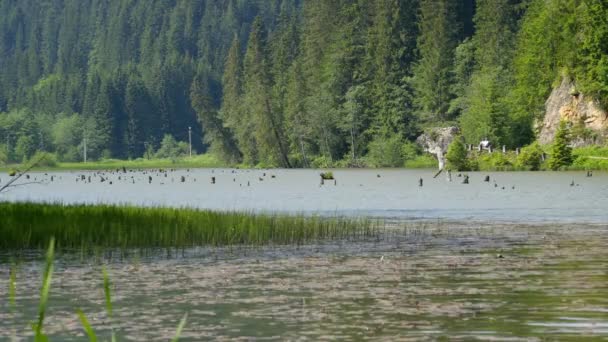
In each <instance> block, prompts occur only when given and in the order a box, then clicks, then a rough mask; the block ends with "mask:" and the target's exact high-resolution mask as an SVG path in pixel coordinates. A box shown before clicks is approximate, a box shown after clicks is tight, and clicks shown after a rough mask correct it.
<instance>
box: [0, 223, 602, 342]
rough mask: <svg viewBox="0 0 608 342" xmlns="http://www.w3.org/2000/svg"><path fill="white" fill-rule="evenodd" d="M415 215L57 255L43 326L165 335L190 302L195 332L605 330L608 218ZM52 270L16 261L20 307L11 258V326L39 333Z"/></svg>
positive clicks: (417, 336) (421, 336)
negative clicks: (293, 238) (400, 220)
mask: <svg viewBox="0 0 608 342" xmlns="http://www.w3.org/2000/svg"><path fill="white" fill-rule="evenodd" d="M417 224H418V226H415V225H414V226H411V225H410V228H409V229H408V230H405V231H404V230H403V228H396V229H395V230H394V232H393V233H390V232H389V233H387V235H386V236H383V237H382V238H380V239H377V240H374V241H358V242H355V241H342V242H331V243H330V242H327V243H323V244H318V245H314V246H300V247H295V246H287V247H281V246H275V247H264V248H247V247H234V248H226V249H207V248H198V249H191V250H185V251H157V252H151V253H147V254H145V255H143V256H139V255H137V254H135V253H134V252H132V253H131V254H130V255H129V256H123V257H121V255H120V253H118V252H116V253H114V255H112V256H111V257H110V255H109V254H108V253H105V254H103V255H100V256H98V257H85V258H84V259H81V258H79V257H78V256H74V255H72V256H70V255H63V256H59V257H58V258H57V262H56V269H55V274H54V276H53V277H54V278H53V285H52V286H53V287H52V289H51V296H50V302H49V310H48V312H47V317H46V321H45V331H46V332H47V333H49V334H50V335H51V337H52V340H57V341H80V340H84V339H85V336H84V331H83V329H82V327H81V325H80V323H79V321H78V318H77V316H76V313H75V312H76V310H77V308H81V309H82V310H83V311H84V312H85V313H86V315H87V317H88V319H89V321H91V324H92V325H93V327H94V329H95V330H96V331H97V332H98V333H99V334H100V335H102V337H103V339H104V340H107V339H108V337H109V331H110V326H112V327H113V328H114V330H115V331H116V333H117V335H118V337H119V339H120V340H132V341H163V340H164V341H167V340H169V339H170V338H171V336H172V334H173V333H174V331H175V327H176V326H177V323H178V321H179V319H180V318H181V317H182V315H183V314H184V313H186V312H187V313H189V320H188V324H187V325H186V328H185V330H184V332H183V337H184V339H185V340H189V341H200V340H254V339H256V340H257V339H259V340H271V341H282V340H311V341H326V340H381V341H398V340H437V339H440V338H441V337H448V338H447V340H466V341H469V340H484V341H487V340H500V341H506V340H508V341H520V340H522V341H524V340H525V341H540V340H546V339H548V340H558V339H559V340H564V339H565V340H580V339H594V340H602V339H606V338H608V248H606V246H607V245H608V227H606V226H602V225H580V224H577V225H551V226H539V225H534V226H525V225H513V224H511V225H496V224H493V225H481V224H467V225H462V224H449V223H439V224H438V223H433V224H431V223H424V222H418V223H417ZM5 257H6V256H5V255H4V256H2V255H0V260H3V259H4V260H6V258H5ZM102 263H103V264H106V265H107V267H108V271H109V273H110V277H111V281H112V289H113V293H114V295H113V306H114V319H113V320H112V321H110V319H109V318H108V317H107V315H106V313H105V312H104V295H103V285H102V284H103V281H102V272H101V268H102ZM41 273H42V271H41V262H40V261H38V260H36V259H34V260H28V258H26V259H25V260H24V261H23V262H22V263H21V264H20V265H19V271H18V272H17V298H16V302H17V306H16V307H15V308H11V307H10V306H9V304H8V299H7V298H8V296H7V289H8V278H9V275H8V266H7V265H6V263H4V264H3V263H2V262H0V340H7V339H9V338H10V337H11V336H18V337H19V338H18V339H17V340H19V341H24V340H28V339H31V329H30V328H29V322H30V321H32V320H34V319H35V317H37V316H36V315H37V314H36V310H37V298H38V293H39V286H40V283H41ZM110 322H112V324H111V325H110Z"/></svg>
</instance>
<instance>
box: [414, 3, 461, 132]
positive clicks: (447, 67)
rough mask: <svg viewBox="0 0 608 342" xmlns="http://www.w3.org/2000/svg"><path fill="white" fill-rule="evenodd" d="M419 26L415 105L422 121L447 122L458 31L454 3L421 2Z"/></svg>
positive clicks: (451, 96)
mask: <svg viewBox="0 0 608 342" xmlns="http://www.w3.org/2000/svg"><path fill="white" fill-rule="evenodd" d="M419 26H420V34H419V35H418V51H419V53H420V59H419V61H418V62H417V63H416V66H415V68H414V76H413V80H412V83H413V86H414V90H415V94H416V103H417V105H418V108H419V110H420V112H421V114H422V116H423V117H424V118H425V119H426V120H429V121H433V120H447V119H449V117H448V115H447V113H448V109H449V105H450V101H451V100H452V98H453V94H452V91H451V89H452V84H453V78H452V73H451V71H452V69H453V62H454V50H455V48H456V46H457V44H458V33H459V30H460V25H459V23H458V20H457V18H456V10H455V1H453V0H421V1H420V17H419Z"/></svg>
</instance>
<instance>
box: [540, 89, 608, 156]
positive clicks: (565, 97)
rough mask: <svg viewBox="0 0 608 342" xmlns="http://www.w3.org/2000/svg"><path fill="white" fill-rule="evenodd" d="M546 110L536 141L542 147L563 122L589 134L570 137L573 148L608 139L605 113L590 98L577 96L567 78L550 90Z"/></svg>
mask: <svg viewBox="0 0 608 342" xmlns="http://www.w3.org/2000/svg"><path fill="white" fill-rule="evenodd" d="M545 108H546V112H545V118H544V120H543V122H542V124H541V125H542V126H541V127H540V135H539V137H538V140H539V141H540V143H541V144H550V143H551V142H552V141H553V137H554V136H555V131H556V130H557V127H558V126H559V122H560V121H561V120H562V119H563V120H566V121H568V122H570V123H572V124H573V125H574V126H577V125H578V126H579V127H582V128H584V129H585V130H587V131H588V132H591V133H592V134H586V135H580V136H575V137H573V138H574V140H573V145H575V146H584V145H591V144H600V143H602V142H603V141H605V140H606V138H607V137H608V113H606V111H605V110H603V109H602V108H601V107H600V105H599V104H598V103H597V102H596V101H594V100H593V99H592V98H590V97H587V96H585V95H583V94H581V93H579V92H577V91H576V85H575V84H574V83H573V82H572V81H571V80H569V79H567V78H565V79H564V80H563V81H562V83H561V85H560V86H559V87H557V88H555V89H553V92H551V96H549V99H547V102H546V103H545Z"/></svg>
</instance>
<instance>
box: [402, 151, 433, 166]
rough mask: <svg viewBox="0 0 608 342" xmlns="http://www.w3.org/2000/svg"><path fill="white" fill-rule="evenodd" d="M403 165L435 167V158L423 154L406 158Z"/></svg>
mask: <svg viewBox="0 0 608 342" xmlns="http://www.w3.org/2000/svg"><path fill="white" fill-rule="evenodd" d="M404 166H405V167H406V168H408V169H434V168H436V167H437V158H436V157H435V156H432V155H430V154H423V155H420V156H417V157H416V158H413V159H406V160H405V164H404Z"/></svg>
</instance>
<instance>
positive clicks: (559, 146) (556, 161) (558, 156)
mask: <svg viewBox="0 0 608 342" xmlns="http://www.w3.org/2000/svg"><path fill="white" fill-rule="evenodd" d="M569 144H570V129H569V128H568V124H567V123H566V121H564V120H562V121H561V122H560V123H559V127H558V129H557V132H556V133H555V139H554V140H553V146H551V156H550V158H549V168H550V169H551V170H553V171H557V170H559V169H561V168H563V167H567V166H570V165H571V164H572V161H573V158H572V147H570V145H569Z"/></svg>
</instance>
